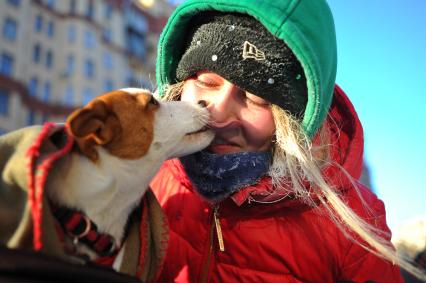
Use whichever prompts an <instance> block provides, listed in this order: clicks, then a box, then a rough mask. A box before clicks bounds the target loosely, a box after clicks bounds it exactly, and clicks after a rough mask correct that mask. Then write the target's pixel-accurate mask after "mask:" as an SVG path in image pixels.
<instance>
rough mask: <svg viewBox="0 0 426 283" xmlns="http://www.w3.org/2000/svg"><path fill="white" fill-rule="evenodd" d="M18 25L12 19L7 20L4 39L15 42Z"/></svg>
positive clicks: (4, 24)
mask: <svg viewBox="0 0 426 283" xmlns="http://www.w3.org/2000/svg"><path fill="white" fill-rule="evenodd" d="M17 29H18V25H17V23H16V21H15V20H14V19H12V18H6V19H5V21H4V23H3V38H5V39H7V40H9V41H15V39H16V33H17Z"/></svg>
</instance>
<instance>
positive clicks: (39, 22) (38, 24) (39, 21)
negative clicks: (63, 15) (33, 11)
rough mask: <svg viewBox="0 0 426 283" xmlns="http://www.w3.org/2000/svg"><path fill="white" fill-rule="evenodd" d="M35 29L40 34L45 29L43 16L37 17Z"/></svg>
mask: <svg viewBox="0 0 426 283" xmlns="http://www.w3.org/2000/svg"><path fill="white" fill-rule="evenodd" d="M34 29H35V31H37V32H40V31H41V30H42V29H43V17H42V16H41V15H37V17H36V19H35V23H34Z"/></svg>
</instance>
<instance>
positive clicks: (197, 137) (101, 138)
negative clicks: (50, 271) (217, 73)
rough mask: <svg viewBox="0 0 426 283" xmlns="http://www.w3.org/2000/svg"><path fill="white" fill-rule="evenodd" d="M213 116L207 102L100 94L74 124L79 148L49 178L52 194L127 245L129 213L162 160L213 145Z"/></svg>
mask: <svg viewBox="0 0 426 283" xmlns="http://www.w3.org/2000/svg"><path fill="white" fill-rule="evenodd" d="M208 117H209V114H208V111H207V110H206V108H203V107H202V106H200V105H194V104H190V103H186V102H160V101H158V100H156V99H155V98H154V96H153V95H152V94H151V93H150V92H149V91H146V90H143V89H133V88H132V89H122V90H118V91H114V92H111V93H107V94H104V95H102V96H99V97H97V98H96V99H94V100H93V101H91V102H90V103H89V104H87V106H85V107H83V108H82V109H79V110H76V111H75V112H74V113H72V114H71V115H70V116H69V118H68V119H67V124H68V128H69V130H70V132H71V135H72V136H73V137H74V139H75V142H76V144H77V147H76V148H77V150H74V151H73V152H71V154H68V155H67V156H66V157H65V160H64V161H63V162H62V163H60V165H59V166H60V167H59V168H55V169H56V170H54V173H52V174H53V175H52V176H51V175H49V179H50V181H49V184H48V186H47V187H46V190H47V194H48V196H49V197H50V199H51V200H52V201H53V202H55V203H57V204H59V205H61V206H66V207H68V208H72V209H76V210H79V211H82V212H83V213H84V214H85V215H86V216H87V217H88V218H89V219H90V220H92V221H93V222H94V223H95V224H96V225H97V227H98V230H99V231H101V232H103V233H107V234H109V235H111V236H112V237H113V238H114V239H115V241H116V243H115V244H116V245H117V246H120V245H121V244H122V240H123V235H124V230H125V225H126V222H127V219H128V217H129V214H130V213H131V212H132V210H133V209H134V208H135V207H136V206H137V205H138V204H139V202H140V200H141V198H142V196H143V195H144V193H145V192H146V190H147V189H148V185H149V182H150V180H151V179H152V177H153V176H154V175H155V173H156V172H157V171H158V169H159V168H160V166H161V164H162V162H163V161H164V160H166V159H169V158H173V157H179V156H183V155H186V154H190V153H192V152H195V151H198V150H201V149H202V148H204V147H206V146H208V144H209V143H210V142H211V141H212V139H213V136H214V134H213V132H212V131H211V130H208V129H207V128H206V125H207V123H208ZM80 248H82V247H80ZM80 250H81V251H84V252H85V253H88V254H90V251H87V250H86V249H85V248H82V249H80ZM90 256H91V257H92V258H96V255H94V254H93V253H92V254H90Z"/></svg>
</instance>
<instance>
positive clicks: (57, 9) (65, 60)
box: [0, 0, 173, 134]
mask: <svg viewBox="0 0 426 283" xmlns="http://www.w3.org/2000/svg"><path fill="white" fill-rule="evenodd" d="M158 7H161V8H160V9H159V8H158ZM172 9H173V7H172V6H171V5H168V4H167V2H163V1H154V2H152V3H151V5H150V6H149V7H147V6H146V5H144V3H143V1H132V0H67V1H62V0H61V1H60V0H3V1H1V2H0V28H1V39H0V134H1V133H5V132H8V131H11V130H14V129H17V128H21V127H24V126H27V125H32V124H41V123H43V122H45V121H54V122H63V121H64V120H65V117H66V115H68V114H69V113H70V112H71V111H72V110H73V109H75V108H76V107H78V106H81V105H84V104H86V103H87V102H88V101H90V100H91V99H93V98H94V97H95V96H97V95H99V94H101V93H104V92H107V91H110V90H112V89H117V88H123V87H148V88H153V87H155V55H156V52H155V50H156V42H157V39H158V36H159V33H160V32H161V29H162V27H163V25H164V23H165V21H166V19H167V17H168V15H169V14H170V13H171V11H172ZM158 10H160V11H162V13H158Z"/></svg>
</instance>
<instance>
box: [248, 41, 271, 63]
mask: <svg viewBox="0 0 426 283" xmlns="http://www.w3.org/2000/svg"><path fill="white" fill-rule="evenodd" d="M248 58H253V59H255V60H256V61H262V60H265V59H266V57H265V52H263V51H262V50H260V49H259V48H257V47H256V46H255V45H254V44H252V43H250V42H248V41H244V46H243V59H248Z"/></svg>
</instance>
